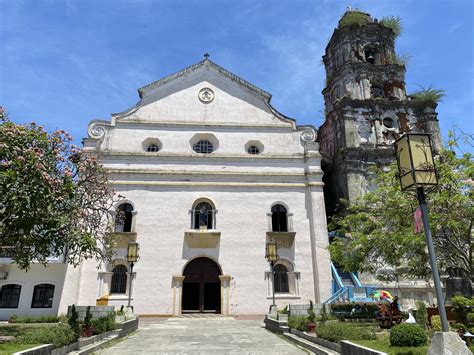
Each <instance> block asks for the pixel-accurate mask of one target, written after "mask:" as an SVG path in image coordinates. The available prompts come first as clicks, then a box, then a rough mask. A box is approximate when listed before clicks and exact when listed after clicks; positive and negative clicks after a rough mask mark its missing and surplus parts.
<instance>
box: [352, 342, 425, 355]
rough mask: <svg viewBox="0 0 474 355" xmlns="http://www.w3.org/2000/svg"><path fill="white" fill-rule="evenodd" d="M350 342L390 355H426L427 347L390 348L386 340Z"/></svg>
mask: <svg viewBox="0 0 474 355" xmlns="http://www.w3.org/2000/svg"><path fill="white" fill-rule="evenodd" d="M351 342H353V343H356V344H359V345H363V346H366V347H368V348H372V349H375V350H380V351H383V352H386V353H387V354H390V355H426V353H427V352H428V345H425V346H419V347H417V348H414V347H400V346H390V342H389V341H388V340H382V339H381V340H351Z"/></svg>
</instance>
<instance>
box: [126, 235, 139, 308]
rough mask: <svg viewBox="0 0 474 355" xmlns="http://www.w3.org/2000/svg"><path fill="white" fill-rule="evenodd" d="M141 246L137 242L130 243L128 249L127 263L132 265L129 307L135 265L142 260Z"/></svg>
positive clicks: (130, 297) (129, 297)
mask: <svg viewBox="0 0 474 355" xmlns="http://www.w3.org/2000/svg"><path fill="white" fill-rule="evenodd" d="M139 251H140V246H139V245H138V243H137V242H129V243H128V247H127V261H128V262H129V263H130V283H129V284H128V307H130V305H131V302H132V279H133V265H134V263H136V262H137V261H138V259H140V255H139Z"/></svg>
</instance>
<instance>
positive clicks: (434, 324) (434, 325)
mask: <svg viewBox="0 0 474 355" xmlns="http://www.w3.org/2000/svg"><path fill="white" fill-rule="evenodd" d="M431 329H432V330H434V331H435V332H440V331H441V330H442V326H441V317H440V316H431Z"/></svg>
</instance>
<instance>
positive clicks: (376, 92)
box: [370, 86, 384, 97]
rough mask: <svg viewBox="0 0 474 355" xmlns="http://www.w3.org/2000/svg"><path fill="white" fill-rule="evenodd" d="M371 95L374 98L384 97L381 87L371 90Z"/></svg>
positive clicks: (374, 87) (373, 87)
mask: <svg viewBox="0 0 474 355" xmlns="http://www.w3.org/2000/svg"><path fill="white" fill-rule="evenodd" d="M370 93H371V94H372V97H383V96H384V95H383V90H382V88H381V87H380V86H372V87H371V88H370Z"/></svg>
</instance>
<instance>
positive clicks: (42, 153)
mask: <svg viewBox="0 0 474 355" xmlns="http://www.w3.org/2000/svg"><path fill="white" fill-rule="evenodd" d="M0 119H1V121H0V122H1V125H0V164H1V171H0V189H1V190H0V206H2V207H1V209H0V234H1V236H2V239H1V240H0V246H1V247H2V249H3V251H5V250H8V251H9V254H10V255H11V256H12V258H13V260H14V261H15V262H16V263H17V264H18V266H19V267H20V268H22V269H28V268H29V266H30V264H31V263H32V262H39V263H42V264H45V265H46V263H47V261H48V257H51V256H60V255H63V256H64V257H65V258H66V260H67V262H68V263H70V264H72V265H77V264H78V263H80V262H81V261H82V260H84V259H88V258H93V257H95V258H96V260H97V261H98V262H99V263H101V262H103V261H106V260H109V259H110V258H111V256H112V242H113V240H112V235H111V234H110V233H108V226H109V225H110V222H111V218H112V217H113V216H112V206H113V205H114V203H115V202H116V200H117V199H116V198H114V192H113V190H112V189H111V187H110V186H109V184H108V181H107V176H106V173H105V171H104V169H103V168H102V167H101V165H100V164H99V161H98V159H97V158H96V157H94V156H91V155H88V154H86V152H84V151H83V150H81V149H79V148H77V147H76V146H74V145H73V144H72V143H71V142H72V137H71V136H70V135H69V134H67V133H66V132H64V131H62V130H58V131H55V132H53V133H48V132H46V131H45V130H44V128H43V127H41V126H38V125H37V124H35V123H34V122H32V123H30V124H24V125H19V124H15V123H13V122H11V121H10V120H9V119H8V117H7V114H6V112H5V110H4V109H3V108H1V110H0Z"/></svg>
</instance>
